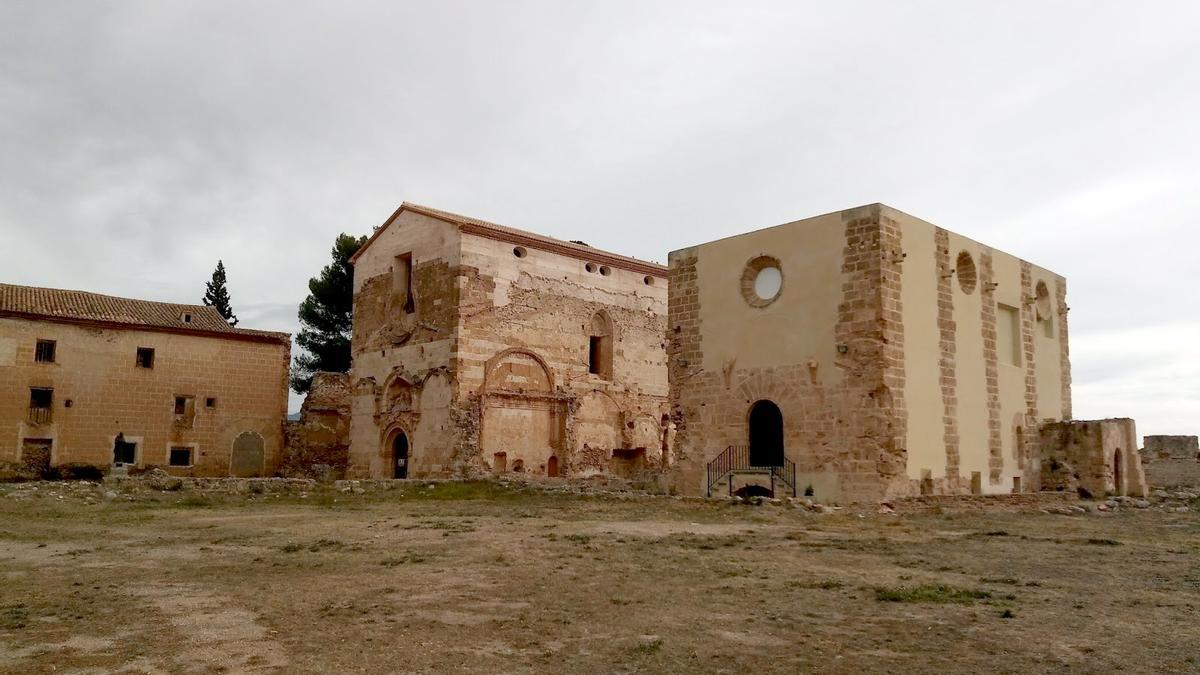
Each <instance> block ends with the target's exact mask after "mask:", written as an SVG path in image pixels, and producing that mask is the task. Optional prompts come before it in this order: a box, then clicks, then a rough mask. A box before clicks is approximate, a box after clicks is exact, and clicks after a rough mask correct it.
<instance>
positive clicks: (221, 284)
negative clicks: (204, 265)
mask: <svg viewBox="0 0 1200 675" xmlns="http://www.w3.org/2000/svg"><path fill="white" fill-rule="evenodd" d="M204 304H205V305H207V306H209V307H214V308H216V310H217V313H219V314H220V315H221V316H222V317H224V319H225V320H226V321H227V322H229V325H230V326H236V325H237V324H238V318H237V315H236V314H234V313H233V307H231V306H230V304H229V288H227V287H226V285H225V263H224V262H222V261H220V260H218V261H217V269H215V270H213V273H212V281H208V282H205V284H204Z"/></svg>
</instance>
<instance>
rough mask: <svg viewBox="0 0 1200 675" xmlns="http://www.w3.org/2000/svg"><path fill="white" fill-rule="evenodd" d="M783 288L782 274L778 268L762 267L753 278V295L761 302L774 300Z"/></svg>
mask: <svg viewBox="0 0 1200 675" xmlns="http://www.w3.org/2000/svg"><path fill="white" fill-rule="evenodd" d="M781 288H783V273H782V272H780V271H779V268H778V267H764V268H762V269H761V270H759V271H758V274H757V275H755V277H754V294H755V295H757V296H758V297H760V298H762V299H763V300H774V299H775V296H777V295H779V289H781Z"/></svg>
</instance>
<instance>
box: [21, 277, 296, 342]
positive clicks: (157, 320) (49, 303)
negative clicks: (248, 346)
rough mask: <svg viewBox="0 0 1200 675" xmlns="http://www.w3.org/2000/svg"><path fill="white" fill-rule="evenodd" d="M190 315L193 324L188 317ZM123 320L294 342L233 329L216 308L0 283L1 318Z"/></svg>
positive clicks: (121, 322)
mask: <svg viewBox="0 0 1200 675" xmlns="http://www.w3.org/2000/svg"><path fill="white" fill-rule="evenodd" d="M185 314H190V315H191V322H190V323H186V322H184V320H183V317H184V315H185ZM5 315H7V316H22V317H29V318H43V319H50V320H61V321H71V322H92V323H104V324H118V325H123V326H130V327H136V328H145V329H150V330H153V329H160V330H161V329H170V330H171V331H173V332H186V333H206V334H214V335H220V336H227V337H262V338H272V339H284V340H290V339H291V337H290V336H289V335H288V334H287V333H275V332H270V331H260V330H250V329H246V328H234V327H232V326H230V325H229V324H228V323H226V322H225V319H223V318H222V317H221V315H220V314H219V313H218V312H217V310H216V309H215V308H213V307H206V306H204V305H182V304H176V303H171V302H154V301H151V300H135V299H132V298H119V297H116V296H112V295H101V294H99V293H88V292H86V291H71V290H63V289H58V288H38V287H36V286H17V285H15V284H0V316H5Z"/></svg>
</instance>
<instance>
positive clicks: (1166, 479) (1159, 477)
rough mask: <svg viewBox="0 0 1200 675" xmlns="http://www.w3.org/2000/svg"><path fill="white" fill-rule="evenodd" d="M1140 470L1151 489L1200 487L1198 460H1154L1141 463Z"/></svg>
mask: <svg viewBox="0 0 1200 675" xmlns="http://www.w3.org/2000/svg"><path fill="white" fill-rule="evenodd" d="M1142 468H1143V469H1144V470H1145V472H1146V482H1147V483H1149V484H1150V485H1151V487H1156V488H1174V487H1190V486H1196V487H1200V460H1196V459H1156V460H1153V461H1149V462H1143V463H1142Z"/></svg>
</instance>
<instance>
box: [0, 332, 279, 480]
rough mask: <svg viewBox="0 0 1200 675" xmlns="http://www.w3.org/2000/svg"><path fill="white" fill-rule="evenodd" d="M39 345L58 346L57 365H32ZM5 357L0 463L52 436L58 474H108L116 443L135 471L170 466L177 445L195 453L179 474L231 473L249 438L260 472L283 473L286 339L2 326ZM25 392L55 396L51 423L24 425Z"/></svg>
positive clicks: (0, 383) (0, 375) (0, 372)
mask: <svg viewBox="0 0 1200 675" xmlns="http://www.w3.org/2000/svg"><path fill="white" fill-rule="evenodd" d="M38 339H48V340H55V341H56V342H57V345H56V354H55V362H54V363H36V362H35V361H34V351H35V346H36V343H37V340H38ZM139 347H150V348H153V349H154V350H155V354H154V367H153V368H151V369H146V368H138V367H137V366H136V363H135V360H136V352H137V349H138V348H139ZM0 355H3V358H0V425H2V426H4V427H5V428H7V429H9V430H10V433H8V434H3V435H0V462H2V461H14V462H15V461H17V459H18V456H19V453H20V452H21V448H22V446H23V445H24V443H23V441H24V439H49V440H51V441H52V452H51V454H52V461H53V463H54V464H55V465H61V464H68V463H85V464H92V465H96V466H101V467H108V466H110V465H111V464H112V461H113V443H114V438H115V437H116V436H117V435H118V434H120V435H121V436H122V437H123V438H124V439H125V440H126V441H129V442H136V443H137V444H138V447H137V456H136V458H137V464H138V465H139V466H148V465H159V466H164V467H165V466H166V465H167V464H168V453H169V448H170V447H172V446H191V447H192V448H193V452H192V458H193V466H191V467H170V469H169V470H170V471H171V472H172V473H176V474H180V475H194V476H225V475H229V472H230V460H231V452H232V448H233V444H234V440H235V439H236V438H237V436H238V435H239V434H242V433H250V434H253V435H257V436H259V437H261V439H262V443H263V454H264V461H263V464H264V466H263V467H262V471H263V472H264V473H266V474H268V475H269V474H270V473H272V472H274V471H275V470H276V468H277V467H278V464H279V461H280V456H281V455H280V453H281V450H282V448H283V422H284V418H285V417H286V415H287V377H288V367H289V360H290V345H289V344H288V343H286V342H284V341H280V340H270V339H268V340H266V341H264V340H259V339H230V338H217V337H208V336H203V335H194V334H179V333H166V332H153V331H146V330H133V329H128V330H127V329H115V328H107V327H105V328H101V327H94V326H88V325H74V324H65V323H52V322H47V321H31V320H26V319H12V318H0ZM30 387H50V388H53V390H54V397H53V398H54V402H53V412H52V419H51V421H50V422H49V423H46V424H33V423H31V422H30V421H29V419H28V418H29V403H30V391H29V390H30ZM176 396H190V397H192V401H193V412H192V414H191V415H190V417H189V418H187V419H185V420H176V416H175V397H176ZM210 398H211V399H213V403H214V405H213V406H212V407H209V406H208V405H207V399H210ZM68 401H70V407H68V406H67V402H68Z"/></svg>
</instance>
